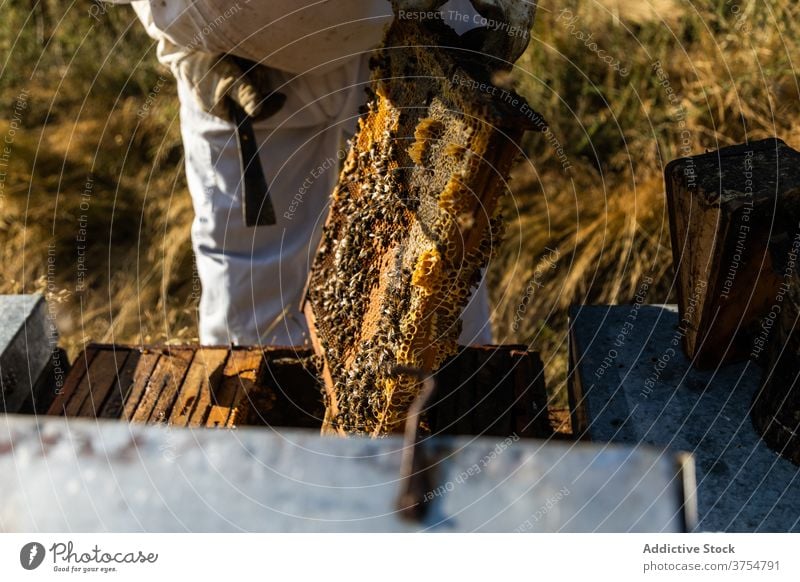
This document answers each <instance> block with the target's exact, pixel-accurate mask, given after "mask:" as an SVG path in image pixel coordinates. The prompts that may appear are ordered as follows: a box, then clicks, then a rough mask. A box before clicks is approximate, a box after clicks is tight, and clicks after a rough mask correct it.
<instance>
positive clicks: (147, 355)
mask: <svg viewBox="0 0 800 582" xmlns="http://www.w3.org/2000/svg"><path fill="white" fill-rule="evenodd" d="M162 357H164V353H163V351H162V350H159V349H152V348H147V349H145V350H144V351H143V352H142V357H141V358H140V359H139V365H138V366H137V367H136V370H135V372H134V374H133V384H132V385H131V387H130V390H129V391H128V395H127V397H126V398H125V400H124V402H123V408H122V414H121V416H120V417H121V418H124V419H125V420H130V419H131V418H133V413H134V412H135V411H136V407H137V406H138V405H139V401H140V400H141V399H142V396H144V393H145V390H146V388H147V384H148V383H149V382H150V376H151V375H152V373H153V370H155V368H156V366H158V363H159V362H160V361H161V358H162ZM142 364H145V365H142Z"/></svg>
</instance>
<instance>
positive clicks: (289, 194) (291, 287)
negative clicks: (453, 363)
mask: <svg viewBox="0 0 800 582" xmlns="http://www.w3.org/2000/svg"><path fill="white" fill-rule="evenodd" d="M179 4H183V3H179ZM209 4H210V3H209ZM330 4H332V5H336V3H330ZM370 4H371V5H372V7H371V8H370V10H369V11H367V10H366V7H367V5H370ZM196 5H197V6H202V5H203V3H197V4H196ZM345 5H347V6H348V7H349V8H348V10H352V6H354V5H356V3H354V2H353V1H348V2H345V3H343V4H342V5H340V8H341V7H342V6H345ZM150 6H166V5H164V4H153V3H150ZM234 6H242V7H245V6H247V7H248V8H251V7H252V6H253V5H248V4H238V3H234ZM325 6H328V4H325ZM362 6H363V9H364V10H365V14H364V15H365V17H368V18H367V19H366V20H365V22H372V26H373V29H374V28H375V27H376V25H379V28H380V29H382V28H383V25H384V24H385V23H386V18H385V17H384V18H383V19H381V18H380V17H379V16H378V15H380V14H381V11H383V14H385V15H386V14H389V12H387V10H386V8H387V7H388V2H385V3H384V2H376V3H371V2H364V3H363V5H362ZM271 8H272V9H275V6H271ZM162 10H168V9H167V8H163V9H162ZM137 12H138V13H139V15H140V18H142V20H143V22H144V23H145V25H146V26H148V31H149V32H150V33H151V35H153V36H154V37H158V34H159V27H158V26H156V27H155V28H154V27H153V24H154V21H153V19H152V18H151V16H150V15H149V14H148V13H147V4H146V3H142V4H140V5H139V6H137ZM155 12H157V11H156V9H155V8H154V13H155ZM178 13H179V14H184V12H182V11H180V10H179V11H178ZM185 14H190V13H189V12H187V13H185ZM239 16H241V14H239ZM315 16H317V17H319V15H317V14H315ZM165 18H166V16H165V15H164V14H161V15H159V14H156V19H155V24H156V25H159V24H161V23H163V22H166V24H163V26H164V28H168V27H169V25H170V24H171V29H170V30H172V31H175V32H174V34H173V35H172V36H171V37H170V38H171V40H172V41H173V42H178V43H181V42H183V43H186V42H188V41H187V40H185V39H202V45H203V46H202V47H198V48H203V49H206V50H211V49H213V50H215V51H216V50H224V48H225V47H224V46H223V45H224V42H225V38H224V37H227V36H228V35H229V34H231V30H232V29H230V28H226V26H227V24H229V23H232V22H234V21H235V20H238V19H235V18H230V19H227V20H224V21H219V24H218V25H217V26H215V27H209V26H207V25H203V24H202V22H200V23H199V24H197V20H196V18H193V19H189V20H188V21H185V22H183V23H182V24H181V26H180V27H178V26H176V25H175V21H165V20H164V19H165ZM209 18H210V16H209ZM348 18H349V16H348ZM160 21H161V22H160ZM193 22H194V24H193ZM239 22H242V21H241V20H239ZM305 25H306V26H308V24H307V23H306V24H305ZM193 26H196V30H195V29H193V28H192V27H193ZM311 26H312V28H313V27H314V26H316V27H317V28H316V30H323V29H324V27H322V26H321V24H319V23H316V24H312V25H311ZM248 34H249V33H248ZM245 36H248V35H245ZM348 38H349V37H348ZM376 39H379V35H376V34H375V33H374V30H373V32H372V33H371V34H370V35H367V36H366V37H364V38H361V39H360V40H359V42H360V43H362V44H363V43H367V44H366V45H365V46H362V48H360V49H359V50H357V51H356V56H354V57H352V58H349V59H347V60H344V59H341V58H340V55H336V56H335V57H333V58H334V59H337V60H336V66H332V65H326V66H320V67H319V68H318V69H316V71H317V72H315V73H313V74H311V73H308V72H305V73H302V74H295V73H296V72H297V69H294V70H295V73H290V72H283V71H280V70H277V69H275V70H273V71H272V72H271V73H270V75H271V76H272V79H271V80H272V87H273V88H274V90H276V91H279V92H280V93H283V94H284V95H286V103H285V104H284V106H283V108H282V109H281V110H280V111H279V112H278V113H277V114H276V115H275V116H273V117H270V118H269V119H267V120H264V121H259V122H256V123H255V124H254V130H255V135H256V140H257V141H258V144H259V153H260V158H261V164H262V167H263V169H264V174H265V177H266V179H267V182H268V184H269V191H270V196H271V199H272V203H273V206H274V208H275V215H276V218H277V224H275V225H271V226H259V227H256V228H251V227H247V226H245V224H244V219H243V217H242V196H241V183H240V182H241V171H240V167H239V152H238V143H237V139H236V132H235V126H234V125H233V123H231V122H228V121H225V120H223V119H220V118H217V117H215V116H212V115H210V114H208V113H206V112H204V111H203V110H201V109H200V107H199V106H198V104H197V102H196V100H195V98H194V96H193V95H192V92H191V88H190V87H189V86H188V84H187V83H186V82H185V81H183V80H181V79H180V78H179V79H178V95H179V97H180V101H181V133H182V137H183V144H184V149H185V159H186V175H187V181H188V186H189V191H190V193H191V196H192V203H193V206H194V211H195V218H194V221H193V224H192V244H193V247H194V252H195V258H196V263H197V271H198V275H199V278H200V283H201V286H202V293H201V298H200V321H199V327H200V330H199V331H200V342H201V343H203V344H206V345H226V344H239V345H256V344H264V345H302V344H303V343H304V342H305V341H306V340H307V339H308V335H307V332H308V330H307V327H306V322H305V319H304V317H303V315H302V313H301V311H300V302H301V300H302V293H303V290H304V288H305V284H306V281H307V279H308V273H309V270H310V267H311V264H312V262H313V259H314V256H313V255H314V252H315V251H316V248H317V246H318V243H319V238H320V235H321V231H322V226H323V224H324V221H325V218H326V215H327V210H328V199H329V196H330V194H331V192H332V190H333V187H334V185H335V183H336V180H337V178H338V173H339V164H340V161H341V160H342V159H343V158H344V156H345V155H346V146H345V138H346V137H347V136H348V135H350V134H352V132H353V131H354V128H355V121H356V116H357V111H358V107H359V106H360V105H361V104H362V102H363V101H364V99H365V93H364V88H365V85H366V83H367V81H368V78H369V72H368V68H367V59H368V54H367V53H366V52H364V51H366V50H367V49H368V48H371V47H372V46H375V44H377V42H378V40H376ZM315 40H317V41H318V42H320V43H322V44H321V47H315V43H314V41H315ZM195 42H196V41H195ZM350 42H351V44H352V38H351V39H350ZM220 43H222V44H220ZM217 44H220V46H217ZM330 45H331V40H330V34H320V35H312V36H310V37H308V38H307V39H305V40H304V41H303V42H299V43H293V47H292V50H295V49H296V51H302V52H303V54H307V55H315V56H314V58H316V59H320V58H322V57H323V56H324V55H321V54H320V53H321V52H324V50H327V49H329V48H330ZM184 46H186V45H185V44H184ZM257 46H258V45H253V44H252V43H251V44H249V45H248V47H249V48H248V51H247V54H246V56H248V57H250V58H251V59H253V60H257V61H258V60H260V59H265V58H266V56H263V55H259V54H250V53H251V52H252V51H253V50H255V48H254V47H257ZM326 47H327V48H326ZM318 49H319V50H318ZM347 50H348V51H350V52H351V53H352V50H351V48H350V47H349V45H348V47H347ZM281 54H282V55H284V56H285V55H286V54H291V51H288V52H287V51H281ZM359 54H360V56H359ZM298 55H299V53H298ZM159 56H160V58H162V61H164V62H166V63H169V55H165V54H161V53H160V55H159ZM301 61H302V63H301ZM267 62H269V61H267ZM297 62H298V63H299V65H298V68H299V69H300V70H303V71H307V69H306V68H304V67H307V66H316V65H314V64H312V63H310V62H305V61H304V60H303V59H300V58H299V56H298V59H297ZM325 62H326V63H329V62H330V61H329V60H326V61H325ZM290 70H291V69H290ZM490 341H491V332H490V328H489V301H488V293H487V291H486V286H485V284H482V285H481V286H480V287H479V289H478V290H477V291H476V292H475V293H474V294H473V298H472V300H471V301H470V305H469V307H468V308H467V310H466V312H465V314H464V327H463V333H462V335H461V343H463V344H485V343H489V342H490Z"/></svg>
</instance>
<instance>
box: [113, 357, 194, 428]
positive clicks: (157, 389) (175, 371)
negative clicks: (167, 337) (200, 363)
mask: <svg viewBox="0 0 800 582" xmlns="http://www.w3.org/2000/svg"><path fill="white" fill-rule="evenodd" d="M193 356H194V350H193V349H186V348H173V347H166V348H163V350H162V353H161V358H159V360H158V363H157V364H156V367H155V369H154V370H153V373H152V374H151V375H150V377H149V378H148V379H147V382H146V383H145V385H144V391H143V393H142V396H141V398H140V399H139V402H138V403H137V404H135V405H132V403H131V402H127V403H126V404H125V418H127V419H129V420H130V421H131V422H147V421H148V420H150V416H151V413H152V411H153V408H155V405H156V401H157V400H158V397H159V395H160V394H161V392H162V391H163V390H165V389H168V387H169V386H170V385H171V384H173V383H177V384H178V385H180V383H181V382H182V381H183V377H184V376H185V375H186V371H187V370H188V369H189V364H190V363H191V361H192V357H193ZM135 387H138V383H137V384H136V385H135Z"/></svg>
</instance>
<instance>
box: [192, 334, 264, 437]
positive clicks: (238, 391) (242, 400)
mask: <svg viewBox="0 0 800 582" xmlns="http://www.w3.org/2000/svg"><path fill="white" fill-rule="evenodd" d="M263 363H264V354H263V353H262V352H261V351H259V350H257V349H247V350H234V351H233V352H231V355H230V356H229V357H228V361H227V363H226V364H225V371H224V372H223V378H222V382H221V383H220V385H219V389H218V390H217V391H216V392H215V393H213V394H212V398H213V406H212V407H211V411H210V412H209V416H208V420H207V421H206V426H208V427H225V426H232V425H233V423H234V422H235V421H236V418H237V410H238V409H239V408H240V407H241V406H245V405H246V404H247V402H248V399H249V394H250V393H251V392H252V391H253V390H254V389H255V385H256V382H257V381H258V378H259V375H260V372H261V367H262V365H263Z"/></svg>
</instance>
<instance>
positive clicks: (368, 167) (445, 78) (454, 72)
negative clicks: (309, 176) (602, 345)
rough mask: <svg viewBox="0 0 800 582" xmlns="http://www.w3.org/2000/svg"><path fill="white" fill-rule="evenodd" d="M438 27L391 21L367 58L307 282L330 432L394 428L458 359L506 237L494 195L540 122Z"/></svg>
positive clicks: (502, 189) (502, 187)
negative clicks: (484, 274) (362, 92)
mask: <svg viewBox="0 0 800 582" xmlns="http://www.w3.org/2000/svg"><path fill="white" fill-rule="evenodd" d="M458 42H459V41H458V37H456V36H455V35H454V34H453V33H452V31H450V29H448V28H447V27H445V26H443V25H441V23H432V24H431V25H425V26H420V24H419V23H417V22H409V21H403V20H396V22H395V23H394V24H393V25H392V27H391V28H390V30H389V31H388V33H387V38H386V41H385V43H384V47H383V48H382V49H381V50H380V51H379V52H378V54H377V55H376V57H375V58H374V61H373V81H372V90H371V97H370V100H369V102H368V105H367V110H366V113H365V115H364V116H362V118H361V119H360V120H359V126H358V131H357V133H356V135H355V137H354V139H353V142H352V145H351V148H350V152H349V155H348V157H347V159H346V161H345V165H344V168H343V171H342V173H341V176H340V179H339V183H338V185H337V187H336V189H335V191H334V194H333V202H332V208H331V211H330V215H329V218H328V221H327V224H326V227H325V231H324V233H323V238H322V242H321V245H320V248H319V251H318V254H317V257H316V260H315V264H314V267H313V270H312V274H311V277H310V281H309V287H308V294H307V303H306V306H305V312H306V315H307V317H308V320H309V323H310V327H311V328H312V340H313V342H314V345H315V349H316V350H317V351H318V353H320V354H321V355H322V356H323V357H324V362H325V364H324V365H325V370H324V374H323V376H324V380H325V384H326V389H327V395H328V402H327V405H328V425H329V428H332V429H334V430H336V431H338V432H341V433H345V432H360V433H369V434H373V435H378V434H383V433H387V432H393V431H397V430H398V429H399V428H400V427H401V426H402V423H403V421H404V415H405V411H406V410H407V408H408V406H409V405H410V403H411V401H412V400H413V399H414V397H415V396H416V395H417V393H418V390H419V383H418V379H417V378H414V377H412V376H408V375H395V374H394V373H393V371H394V370H395V367H396V366H404V367H411V368H415V369H417V370H419V371H421V372H422V373H423V374H429V373H431V372H432V371H434V370H436V369H437V368H438V367H439V366H440V365H441V364H442V362H444V361H445V359H446V358H448V357H450V356H453V355H454V354H455V353H456V351H457V343H456V342H457V339H458V337H459V334H460V331H461V324H460V315H461V312H462V310H463V308H464V307H465V306H466V304H467V302H468V300H469V297H470V295H471V292H472V289H473V288H474V287H475V286H476V285H477V283H478V282H479V281H480V276H481V269H482V268H483V267H484V266H485V265H486V264H487V262H488V259H489V256H490V253H491V250H492V248H493V246H495V245H496V244H497V242H498V238H499V236H500V234H501V233H500V226H501V223H500V220H499V218H498V216H497V209H498V200H499V198H500V196H501V195H502V194H503V193H504V192H505V191H506V190H507V183H506V180H507V178H508V174H509V171H510V169H511V165H512V163H513V161H514V160H515V158H516V157H517V156H518V155H519V154H520V148H519V141H520V139H521V138H522V136H523V134H524V132H525V131H526V130H527V129H532V128H535V127H538V128H541V127H542V125H543V124H542V121H541V119H540V118H539V117H538V116H537V114H536V113H534V112H533V111H532V110H531V109H530V108H529V107H528V106H527V104H526V103H525V101H524V100H523V99H522V98H521V97H519V96H517V95H515V94H513V93H512V92H507V91H501V90H500V89H498V88H496V87H495V86H494V85H492V84H491V82H490V81H489V79H490V75H489V72H488V67H487V66H486V63H483V62H481V60H480V58H481V57H479V56H477V55H476V53H473V52H470V51H465V50H459V49H456V48H443V46H450V47H456V46H457V44H458Z"/></svg>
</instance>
